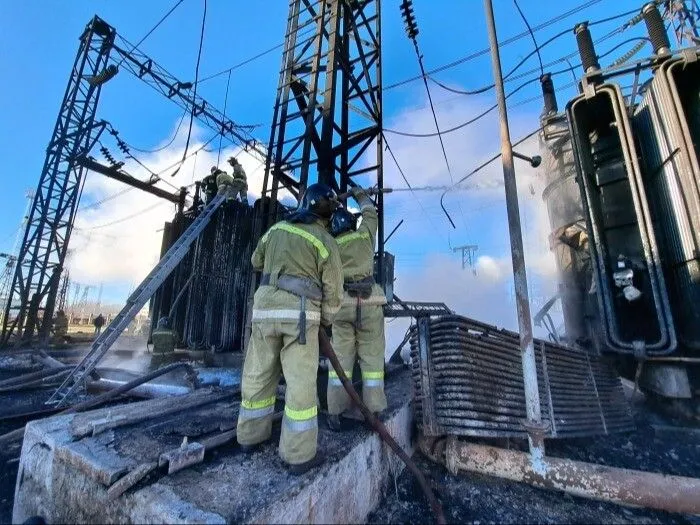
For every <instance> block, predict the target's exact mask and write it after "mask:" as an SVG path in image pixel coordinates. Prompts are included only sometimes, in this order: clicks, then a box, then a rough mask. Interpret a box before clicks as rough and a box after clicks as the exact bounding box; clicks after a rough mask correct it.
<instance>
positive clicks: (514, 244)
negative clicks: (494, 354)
mask: <svg viewBox="0 0 700 525" xmlns="http://www.w3.org/2000/svg"><path fill="white" fill-rule="evenodd" d="M484 9H485V11H486V21H487V24H488V31H489V43H490V45H491V61H492V63H493V80H494V84H495V86H496V97H497V99H498V113H499V116H500V120H501V158H502V159H503V182H504V186H505V193H506V209H507V211H508V229H509V232H510V249H511V257H512V259H513V281H514V284H515V299H516V308H517V311H518V329H519V332H520V352H521V358H522V366H523V382H524V384H525V406H526V409H527V425H526V426H527V433H528V442H529V445H530V457H531V461H532V463H533V467H535V466H536V465H538V464H540V463H541V460H542V458H543V456H544V437H543V435H544V433H543V428H542V415H541V410H540V392H539V388H538V385H537V364H536V361H535V348H534V344H533V340H532V320H531V318H530V302H529V297H528V291H527V290H528V288H527V272H526V271H525V253H524V250H523V236H522V230H521V227H520V208H519V205H518V187H517V184H516V181H515V166H514V165H513V146H512V144H511V142H510V131H509V129H508V113H507V107H506V97H505V93H504V91H503V74H502V72H501V57H500V54H499V51H498V35H497V34H496V22H495V19H494V15H493V4H492V0H484Z"/></svg>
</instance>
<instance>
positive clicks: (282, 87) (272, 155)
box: [252, 0, 299, 288]
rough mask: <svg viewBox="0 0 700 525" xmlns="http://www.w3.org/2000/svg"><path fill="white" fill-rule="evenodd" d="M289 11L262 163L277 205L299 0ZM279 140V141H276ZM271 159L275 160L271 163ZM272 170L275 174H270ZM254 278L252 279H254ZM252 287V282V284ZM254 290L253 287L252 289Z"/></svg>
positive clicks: (267, 221) (267, 219)
mask: <svg viewBox="0 0 700 525" xmlns="http://www.w3.org/2000/svg"><path fill="white" fill-rule="evenodd" d="M289 10H290V12H291V14H290V15H289V17H288V23H287V34H286V35H285V44H286V45H285V49H284V52H283V53H282V70H283V71H284V75H282V74H280V79H279V86H278V88H277V100H276V101H275V109H274V113H273V122H275V123H279V126H278V127H276V126H272V127H271V130H270V147H269V148H268V154H267V158H266V161H265V175H264V176H263V193H262V194H263V195H265V193H266V192H267V188H268V178H269V176H270V175H271V174H272V189H271V191H270V199H271V202H272V203H275V202H277V194H278V192H279V186H280V182H281V181H280V178H279V173H278V172H277V167H278V166H280V162H281V159H282V157H283V154H284V153H283V152H284V149H283V148H284V144H282V140H280V139H281V138H282V137H284V134H285V130H286V127H287V112H288V111H289V92H290V89H291V88H290V85H289V83H290V82H291V78H292V70H291V69H292V65H293V64H294V63H295V61H294V54H293V49H294V46H295V45H296V38H297V31H298V24H299V0H290V2H289ZM278 137H279V138H278ZM273 159H274V161H273ZM272 170H274V172H273V171H272ZM272 221H273V211H272V207H270V210H268V214H267V216H266V217H265V218H264V220H263V221H262V224H261V231H259V232H256V233H257V236H258V237H259V236H260V235H262V230H265V229H267V227H269V226H270V225H271V224H272ZM253 279H255V276H253ZM252 284H255V283H252ZM253 288H255V286H253Z"/></svg>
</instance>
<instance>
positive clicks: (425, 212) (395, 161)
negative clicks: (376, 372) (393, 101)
mask: <svg viewBox="0 0 700 525" xmlns="http://www.w3.org/2000/svg"><path fill="white" fill-rule="evenodd" d="M382 138H383V141H384V146H385V147H386V150H387V151H388V152H389V156H391V159H392V160H393V161H394V165H395V166H396V169H397V170H398V171H399V174H400V175H401V178H402V179H403V181H404V182H405V183H406V186H407V187H408V188H409V189H410V190H411V195H413V197H414V198H415V199H416V202H417V203H418V206H420V208H421V210H422V211H423V214H424V215H425V217H426V218H427V219H428V222H429V223H430V225H431V226H432V227H433V229H435V230H437V226H436V225H435V223H434V222H433V219H432V218H431V217H430V214H429V213H428V212H427V210H426V209H425V206H423V203H422V202H421V200H420V199H419V198H418V195H416V192H415V191H414V190H413V186H411V183H410V182H409V181H408V177H407V176H406V174H405V173H404V171H403V169H402V168H401V165H400V164H399V161H398V159H397V158H396V155H394V151H393V150H392V149H391V146H390V145H389V141H387V139H386V136H385V135H384V134H383V133H382Z"/></svg>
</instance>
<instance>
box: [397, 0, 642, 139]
mask: <svg viewBox="0 0 700 525" xmlns="http://www.w3.org/2000/svg"><path fill="white" fill-rule="evenodd" d="M633 12H637V11H636V10H635V11H627V12H625V13H623V14H621V15H616V16H614V17H609V18H607V19H605V21H610V20H614V19H617V18H622V17H625V16H629V15H630V13H633ZM636 18H637V17H635V18H634V19H632V20H630V21H628V22H627V23H626V24H624V25H623V26H621V27H620V28H617V29H614V30H613V31H610V32H609V33H607V34H606V35H604V36H602V37H601V38H599V39H598V40H596V43H601V42H604V41H605V40H608V39H609V38H610V37H611V36H613V35H614V34H617V33H618V32H620V30H622V28H626V27H629V25H630V24H633V23H636V22H637V21H638V20H636V21H635V19H636ZM601 22H602V21H595V22H592V23H591V24H596V23H601ZM567 32H568V30H567V31H562V32H560V33H557V34H556V35H554V36H553V37H551V38H550V39H548V40H547V41H546V42H544V43H543V44H542V45H540V46H538V48H540V49H541V48H542V47H544V46H546V45H548V44H550V43H551V42H553V41H554V40H556V39H557V38H559V37H561V36H562V35H564V34H566V33H567ZM641 40H644V41H648V40H649V38H648V37H632V38H629V39H627V40H625V41H623V42H620V43H618V44H617V45H615V46H614V47H613V48H612V49H609V50H608V51H606V52H605V53H602V54H601V55H599V56H598V58H605V57H606V56H608V55H610V54H612V53H614V52H615V51H616V50H617V49H619V48H620V47H622V46H623V45H626V44H628V43H630V42H634V41H641ZM633 51H636V52H638V51H639V49H636V50H633ZM536 52H538V49H536V50H535V51H532V52H530V53H529V54H528V55H526V56H525V57H524V58H523V59H521V60H520V61H519V62H518V63H517V64H516V65H515V66H514V67H513V68H512V69H511V70H510V71H509V73H508V74H507V75H506V76H505V77H504V80H506V79H508V77H510V80H515V79H519V78H522V77H523V76H525V75H528V74H532V73H533V72H536V71H537V70H533V71H529V72H527V73H523V74H520V75H516V76H511V75H513V73H515V72H516V71H517V70H518V68H519V67H521V66H522V65H523V64H524V63H525V61H526V60H527V59H529V58H530V57H531V56H533V55H534V54H535V53H536ZM577 53H578V52H577V51H573V52H572V53H569V54H568V55H566V56H564V57H561V58H559V59H557V60H554V61H552V62H549V63H548V64H547V65H546V66H545V67H551V66H553V65H556V64H558V63H561V62H564V61H566V62H567V63H568V65H569V68H567V69H564V70H560V71H556V72H552V73H551V74H552V75H557V74H561V73H563V72H567V71H572V74H574V73H573V69H572V67H571V63H570V62H569V59H570V58H572V57H573V56H575V55H576V54H577ZM628 54H629V53H628ZM627 60H629V58H627ZM577 67H580V64H579V65H578V66H577ZM542 71H544V69H543V70H542ZM574 79H575V81H576V76H575V74H574ZM431 80H433V81H434V82H435V83H436V84H438V85H439V86H440V87H442V88H444V89H446V90H447V91H450V92H453V93H456V94H461V95H473V94H477V93H483V92H485V91H488V90H489V89H491V88H493V84H491V85H489V86H484V87H483V88H479V89H477V90H472V91H463V90H458V89H454V88H451V87H449V86H446V85H444V84H442V83H441V82H439V81H437V80H435V79H431ZM538 80H539V78H538V77H535V78H532V79H530V80H528V81H527V82H525V83H523V84H520V85H519V86H518V87H516V88H515V89H514V90H513V91H511V92H510V93H508V94H507V95H506V98H508V97H510V96H511V95H513V94H515V93H517V92H518V91H520V90H521V89H522V88H524V87H526V86H527V85H529V84H532V83H534V82H536V81H538ZM567 87H570V85H567ZM537 98H539V96H538V97H535V99H537ZM530 100H531V99H528V100H527V101H525V102H529V101H530ZM521 104H522V102H519V103H517V104H515V106H518V105H521ZM515 106H513V107H515ZM497 107H498V105H492V106H490V107H489V108H487V109H486V110H484V111H483V112H481V113H480V114H478V115H477V116H475V117H474V118H471V119H469V120H468V121H466V122H463V123H462V124H459V125H457V126H455V127H453V128H450V129H447V130H443V131H441V132H440V133H441V134H447V133H452V132H454V131H457V130H459V129H462V128H464V127H466V126H468V125H470V124H473V123H474V122H476V121H478V120H480V119H481V118H483V117H485V116H486V115H488V114H489V113H491V112H492V111H494V110H495V109H496V108H497ZM384 131H386V132H387V133H392V134H395V135H401V136H405V137H416V138H429V137H434V136H438V134H437V133H408V132H402V131H398V130H394V129H386V128H385V129H384Z"/></svg>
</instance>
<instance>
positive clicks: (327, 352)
mask: <svg viewBox="0 0 700 525" xmlns="http://www.w3.org/2000/svg"><path fill="white" fill-rule="evenodd" d="M318 343H319V350H320V353H321V355H323V356H324V357H327V358H328V361H330V363H331V365H333V369H334V370H335V371H336V372H337V374H338V379H340V382H341V383H342V384H343V388H345V391H346V392H347V393H348V395H349V396H350V399H352V402H353V403H354V404H355V405H356V406H357V408H358V409H359V410H360V412H362V415H363V416H364V418H365V421H367V423H368V424H369V426H370V427H371V428H372V430H374V431H375V432H376V433H377V434H378V435H379V437H380V439H381V440H382V441H384V443H386V444H387V445H388V446H389V448H390V449H391V450H393V451H394V453H395V454H396V455H397V456H399V458H401V461H403V462H404V464H405V465H406V467H407V468H408V470H410V471H411V473H412V474H413V475H414V476H415V477H416V480H417V481H418V484H419V485H420V488H421V490H422V491H423V494H425V497H426V498H427V500H428V503H430V507H431V509H432V511H433V514H435V520H436V521H437V522H438V523H441V524H442V523H447V521H445V515H444V513H443V511H442V505H440V502H439V501H438V499H437V498H436V497H435V494H433V491H432V490H431V489H430V485H428V482H427V481H426V479H425V476H423V473H422V472H421V471H420V469H419V468H418V466H417V465H416V463H415V462H414V461H413V460H412V459H411V457H410V456H409V455H408V454H406V452H405V451H404V450H403V449H402V448H401V446H400V445H399V444H398V443H397V442H396V440H395V439H394V438H393V437H392V436H391V434H390V433H389V430H388V429H387V428H386V426H385V425H384V423H382V422H381V421H380V420H379V418H377V416H375V415H374V414H373V413H372V412H371V411H370V410H369V408H367V405H365V404H364V402H363V401H362V398H361V397H360V396H359V395H358V393H357V391H356V390H355V389H354V388H353V386H352V382H351V381H350V379H348V376H347V375H345V371H344V370H343V367H342V366H341V364H340V361H339V360H338V356H337V355H336V353H335V351H334V350H333V345H332V344H331V341H330V339H329V338H328V335H327V334H326V332H325V329H324V328H323V327H321V329H320V330H319V331H318Z"/></svg>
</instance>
